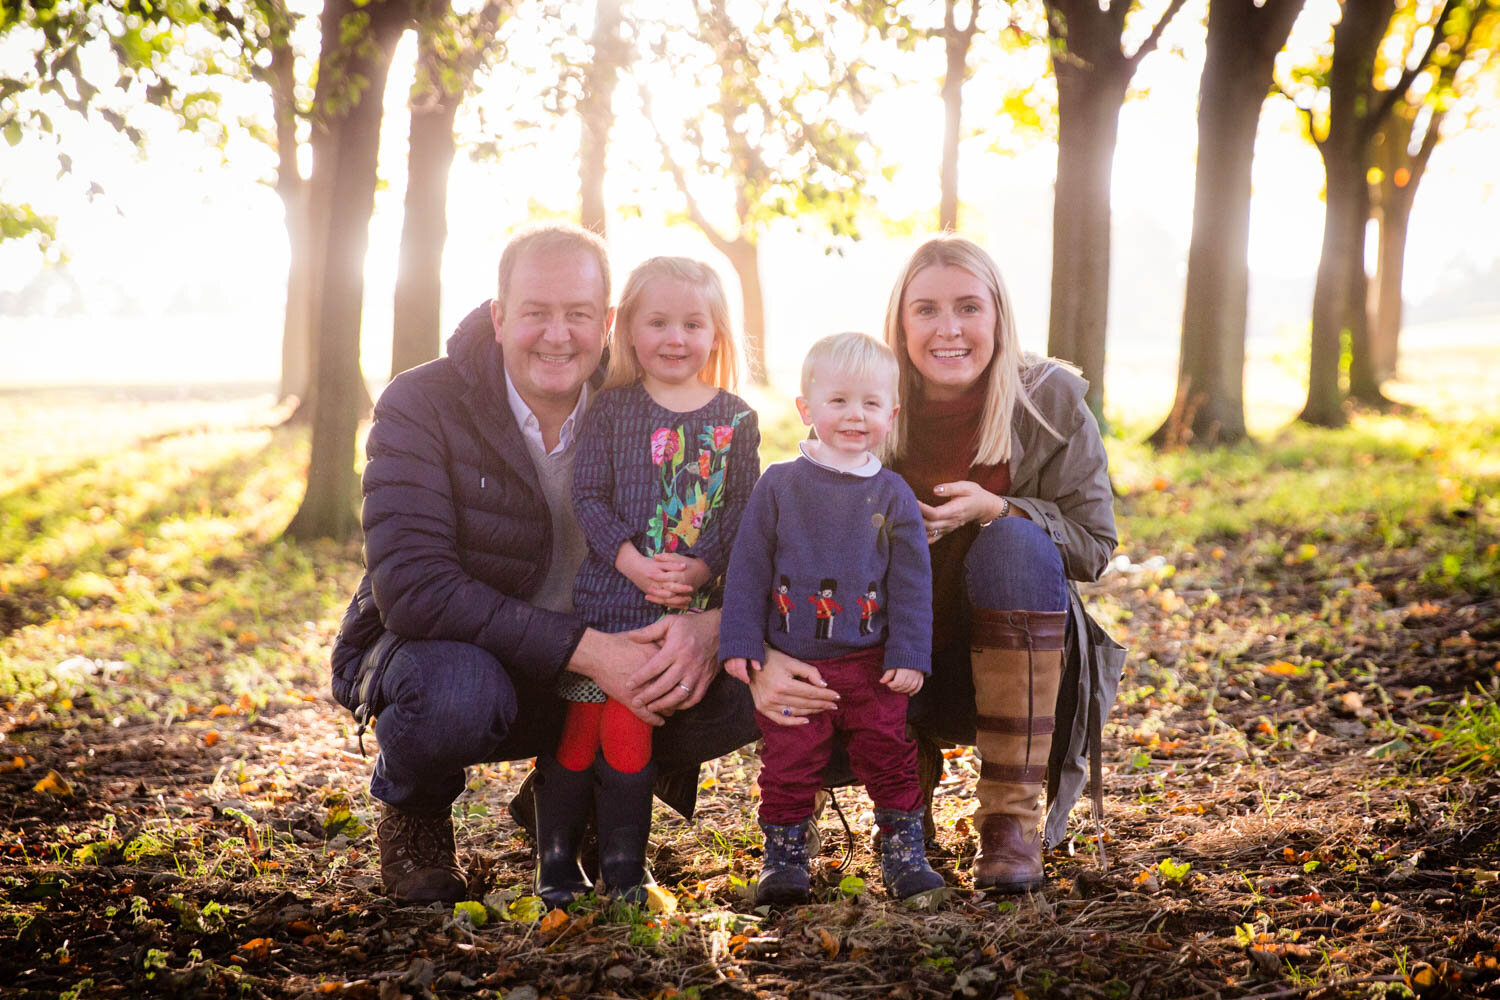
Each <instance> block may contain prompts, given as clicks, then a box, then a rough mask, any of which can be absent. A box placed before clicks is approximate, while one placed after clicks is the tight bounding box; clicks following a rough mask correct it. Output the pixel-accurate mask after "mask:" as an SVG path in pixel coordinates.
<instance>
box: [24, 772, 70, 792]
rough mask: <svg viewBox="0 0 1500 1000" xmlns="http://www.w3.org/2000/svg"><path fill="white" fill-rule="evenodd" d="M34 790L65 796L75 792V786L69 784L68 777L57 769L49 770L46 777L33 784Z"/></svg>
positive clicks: (32, 788)
mask: <svg viewBox="0 0 1500 1000" xmlns="http://www.w3.org/2000/svg"><path fill="white" fill-rule="evenodd" d="M31 790H32V791H33V792H41V793H42V794H43V795H56V796H58V797H60V798H65V797H67V796H69V795H72V794H73V786H72V785H70V784H68V779H67V778H64V777H63V776H62V775H60V774H58V773H57V772H56V771H48V772H47V775H46V777H44V778H42V780H41V781H38V782H37V783H36V784H35V785H33V786H31Z"/></svg>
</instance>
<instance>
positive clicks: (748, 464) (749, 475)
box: [694, 409, 760, 579]
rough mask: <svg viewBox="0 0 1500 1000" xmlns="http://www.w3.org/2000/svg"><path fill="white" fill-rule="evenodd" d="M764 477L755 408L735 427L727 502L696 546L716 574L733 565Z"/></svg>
mask: <svg viewBox="0 0 1500 1000" xmlns="http://www.w3.org/2000/svg"><path fill="white" fill-rule="evenodd" d="M759 478H760V423H759V420H758V418H757V417H756V415H755V411H754V410H748V409H747V410H746V411H745V417H744V419H743V420H741V421H740V424H739V426H738V427H737V428H735V431H734V441H733V442H731V443H730V447H729V462H728V468H727V469H726V470H725V472H724V505H723V506H722V507H720V508H719V510H718V511H717V512H716V513H715V514H714V516H713V519H712V520H711V521H710V522H709V525H708V530H707V531H706V532H704V538H703V539H702V540H701V541H700V542H699V544H698V545H697V546H695V548H694V554H695V555H697V556H698V558H700V559H702V560H703V561H704V562H706V563H708V569H709V572H710V573H711V574H713V576H714V578H715V579H717V578H718V577H720V576H722V575H723V574H724V573H725V572H726V571H727V570H728V569H729V552H730V549H731V548H732V547H733V545H734V537H735V533H736V532H738V531H739V527H740V518H741V517H743V516H744V514H745V505H746V504H747V503H749V502H750V491H751V490H753V489H755V481H756V480H757V479H759Z"/></svg>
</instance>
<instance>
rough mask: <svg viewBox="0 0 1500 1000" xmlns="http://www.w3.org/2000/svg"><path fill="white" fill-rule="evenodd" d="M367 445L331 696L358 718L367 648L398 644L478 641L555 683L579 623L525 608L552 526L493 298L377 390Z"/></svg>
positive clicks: (383, 654) (514, 669)
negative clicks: (444, 349) (355, 560)
mask: <svg viewBox="0 0 1500 1000" xmlns="http://www.w3.org/2000/svg"><path fill="white" fill-rule="evenodd" d="M366 450H367V453H368V456H369V463H368V464H367V465H366V466H365V471H364V483H363V489H364V507H363V510H362V514H361V520H362V522H363V524H364V534H365V576H364V579H363V580H361V581H360V585H359V590H358V591H357V592H356V593H355V595H354V599H353V600H351V601H350V602H349V608H348V610H347V611H345V613H344V619H343V623H342V625H341V626H340V628H339V634H338V638H337V639H336V640H335V642H334V647H333V694H334V697H335V698H337V699H338V701H339V703H340V704H342V705H344V706H345V707H346V708H350V709H351V710H352V709H354V708H355V707H356V705H357V703H358V701H359V694H358V692H357V691H356V690H355V686H356V683H357V679H358V675H359V674H360V664H361V661H362V660H363V659H364V658H365V654H366V653H368V652H370V651H371V650H372V648H374V649H375V654H374V657H372V658H373V659H382V660H383V659H385V658H387V657H388V656H389V654H390V652H393V651H394V650H395V648H397V646H398V645H399V642H396V641H393V640H394V639H453V640H458V641H461V642H469V643H473V644H474V645H476V646H479V647H481V648H482V649H485V650H487V651H488V652H490V653H492V654H493V655H494V656H495V657H496V658H497V659H499V660H500V661H501V662H502V663H504V664H505V665H506V669H507V670H509V671H510V672H511V674H512V677H513V678H514V679H515V680H516V681H517V682H518V683H521V684H526V685H533V684H535V685H550V684H551V683H552V681H553V679H554V678H555V677H556V675H557V674H558V672H559V671H561V670H562V668H563V666H564V665H565V664H566V663H567V662H568V660H569V659H570V658H571V657H572V655H573V650H574V649H575V648H576V647H577V645H578V642H579V640H580V639H581V638H582V637H583V631H584V625H583V623H582V622H580V621H579V620H578V619H576V618H573V617H572V616H570V615H563V614H558V613H556V612H553V611H547V610H544V609H542V608H537V607H533V606H532V605H530V604H528V603H527V602H526V599H527V597H529V596H530V595H531V594H533V593H535V591H536V589H537V587H539V586H540V585H541V582H542V580H543V578H544V577H545V576H546V574H547V563H548V561H549V559H550V556H551V551H552V522H551V519H550V518H549V516H548V512H547V506H546V502H545V500H544V499H543V495H542V488H541V485H540V483H539V482H538V480H537V475H536V470H535V468H534V467H533V466H532V464H531V458H530V455H529V454H528V452H527V450H526V444H525V441H524V440H523V439H522V437H521V431H520V428H518V427H517V426H516V421H515V417H514V415H513V414H512V413H511V410H510V405H509V403H508V402H507V400H506V390H505V375H504V368H503V365H502V362H501V356H500V345H499V344H497V343H495V334H494V328H493V326H492V325H491V323H490V314H489V304H488V303H485V304H484V305H483V306H480V307H479V308H477V309H475V310H474V311H473V312H471V313H470V314H469V315H468V316H466V317H465V318H464V320H463V322H462V323H460V324H459V327H458V330H457V332H456V333H454V335H453V337H452V338H451V339H449V341H448V356H447V357H445V358H439V359H438V360H436V361H432V362H429V363H428V364H425V365H422V366H420V367H417V368H413V369H411V370H410V371H407V372H403V373H402V374H400V375H398V376H397V377H396V378H395V379H393V380H392V381H391V383H390V384H389V385H388V386H386V388H385V391H384V392H382V393H381V394H380V399H379V401H377V402H376V404H375V421H374V423H373V424H372V425H371V427H370V436H369V439H368V442H367V445H366ZM387 633H389V634H390V635H391V637H392V638H391V639H388V640H386V641H383V642H382V641H380V640H382V638H383V637H384V636H385V635H386V634H387ZM377 643H378V645H377ZM384 666H385V664H384V663H383V662H381V663H371V664H366V670H367V671H374V672H375V673H377V674H378V673H382V672H383V671H384Z"/></svg>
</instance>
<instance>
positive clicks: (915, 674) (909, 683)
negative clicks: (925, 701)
mask: <svg viewBox="0 0 1500 1000" xmlns="http://www.w3.org/2000/svg"><path fill="white" fill-rule="evenodd" d="M926 679H927V675H926V674H924V673H922V671H920V670H911V669H909V668H906V667H901V668H899V669H896V670H887V671H886V672H885V673H883V674H881V675H880V683H882V684H884V685H885V686H886V687H888V688H890V689H891V690H892V691H895V692H896V693H897V694H916V693H917V692H918V691H920V690H922V682H923V681H925V680H926Z"/></svg>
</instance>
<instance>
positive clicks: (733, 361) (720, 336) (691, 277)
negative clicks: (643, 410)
mask: <svg viewBox="0 0 1500 1000" xmlns="http://www.w3.org/2000/svg"><path fill="white" fill-rule="evenodd" d="M658 278H666V279H668V280H671V281H683V282H686V283H688V284H690V285H692V286H694V287H695V288H697V289H698V290H699V291H701V292H702V293H703V298H704V300H705V301H706V303H707V305H708V317H709V321H710V322H712V323H713V328H714V340H713V344H712V346H710V347H709V349H708V360H707V361H706V362H704V365H703V370H702V371H700V372H699V373H698V377H699V378H700V379H702V380H703V381H704V382H707V383H708V384H710V385H715V386H718V387H719V388H720V389H729V390H731V391H733V390H734V389H736V388H738V387H739V384H740V378H741V377H742V375H743V373H744V371H743V364H744V362H743V361H742V360H741V358H742V352H741V351H740V344H739V338H738V337H736V336H735V333H734V330H733V328H732V327H731V326H730V325H729V300H728V299H727V298H726V297H725V295H724V285H723V283H722V282H720V281H719V276H718V274H717V273H715V271H714V269H713V268H711V267H709V266H708V265H707V264H703V263H700V262H698V261H696V260H691V259H689V258H687V257H652V258H651V259H650V260H647V261H644V262H643V263H641V264H640V265H639V266H637V267H636V269H635V270H634V271H631V272H630V277H628V278H626V279H625V287H624V289H622V290H621V292H620V307H619V309H618V311H617V312H616V313H615V336H614V343H613V344H612V345H611V347H610V352H609V370H608V372H606V374H605V376H604V388H606V389H613V388H615V387H616V386H621V385H631V384H633V383H635V382H636V381H638V380H639V379H640V377H641V374H642V373H641V363H640V360H639V359H638V358H636V356H635V344H634V343H633V342H632V341H631V335H630V328H631V326H632V324H633V323H634V322H635V317H636V315H637V314H638V313H639V312H640V311H641V305H642V299H644V298H645V293H646V288H647V287H648V286H649V285H650V284H651V282H653V281H655V280H656V279H658Z"/></svg>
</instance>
